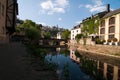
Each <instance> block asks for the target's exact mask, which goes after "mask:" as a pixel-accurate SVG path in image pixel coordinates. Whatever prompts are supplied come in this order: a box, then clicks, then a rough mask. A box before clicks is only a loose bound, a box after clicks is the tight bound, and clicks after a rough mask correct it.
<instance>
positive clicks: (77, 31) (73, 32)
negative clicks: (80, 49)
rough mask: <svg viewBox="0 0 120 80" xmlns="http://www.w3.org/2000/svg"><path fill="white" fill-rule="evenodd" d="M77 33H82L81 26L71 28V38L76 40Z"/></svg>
mask: <svg viewBox="0 0 120 80" xmlns="http://www.w3.org/2000/svg"><path fill="white" fill-rule="evenodd" d="M77 34H81V28H77V29H73V30H71V40H75V36H76V35H77Z"/></svg>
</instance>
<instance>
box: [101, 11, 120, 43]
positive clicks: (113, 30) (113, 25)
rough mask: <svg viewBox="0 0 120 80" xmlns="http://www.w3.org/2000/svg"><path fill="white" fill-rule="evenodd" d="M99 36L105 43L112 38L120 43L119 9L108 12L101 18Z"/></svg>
mask: <svg viewBox="0 0 120 80" xmlns="http://www.w3.org/2000/svg"><path fill="white" fill-rule="evenodd" d="M99 35H100V37H101V39H104V40H106V41H107V40H108V39H112V38H117V40H118V41H120V9H117V10H114V11H110V12H109V13H107V14H106V15H105V16H104V17H103V18H102V21H101V23H100V27H99Z"/></svg>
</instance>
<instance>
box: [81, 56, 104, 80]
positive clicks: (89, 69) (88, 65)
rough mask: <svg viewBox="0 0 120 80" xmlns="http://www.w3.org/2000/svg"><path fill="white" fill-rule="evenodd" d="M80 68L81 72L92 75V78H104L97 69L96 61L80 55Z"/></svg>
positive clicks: (98, 79)
mask: <svg viewBox="0 0 120 80" xmlns="http://www.w3.org/2000/svg"><path fill="white" fill-rule="evenodd" d="M80 68H81V69H82V70H83V72H85V73H86V74H88V75H90V76H91V77H93V80H104V79H103V77H102V76H103V75H100V73H99V70H98V69H97V62H96V61H94V60H92V59H89V58H86V57H82V58H81V59H80Z"/></svg>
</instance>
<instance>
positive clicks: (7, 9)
mask: <svg viewBox="0 0 120 80" xmlns="http://www.w3.org/2000/svg"><path fill="white" fill-rule="evenodd" d="M17 14H18V4H17V0H0V41H9V37H10V35H11V34H12V33H13V32H14V31H15V26H16V15H17Z"/></svg>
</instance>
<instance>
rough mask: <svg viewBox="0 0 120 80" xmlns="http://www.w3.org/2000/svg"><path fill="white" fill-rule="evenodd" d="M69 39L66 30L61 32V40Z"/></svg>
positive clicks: (68, 32)
mask: <svg viewBox="0 0 120 80" xmlns="http://www.w3.org/2000/svg"><path fill="white" fill-rule="evenodd" d="M69 37H70V31H69V30H68V29H66V30H65V31H63V33H62V38H63V39H69Z"/></svg>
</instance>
